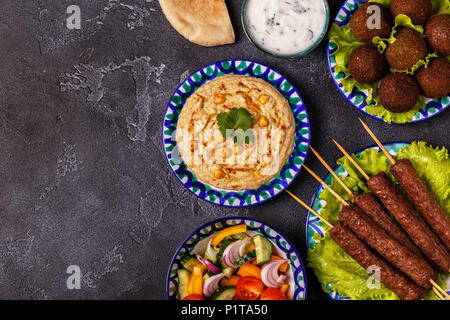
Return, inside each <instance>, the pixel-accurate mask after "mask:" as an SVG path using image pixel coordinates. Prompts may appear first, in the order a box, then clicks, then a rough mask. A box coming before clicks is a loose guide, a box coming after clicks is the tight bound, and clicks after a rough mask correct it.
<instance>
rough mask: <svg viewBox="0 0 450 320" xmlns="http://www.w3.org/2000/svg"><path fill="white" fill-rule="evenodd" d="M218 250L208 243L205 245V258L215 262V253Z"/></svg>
mask: <svg viewBox="0 0 450 320" xmlns="http://www.w3.org/2000/svg"><path fill="white" fill-rule="evenodd" d="M218 252H219V249H217V248H214V247H212V246H211V242H210V243H209V244H208V246H207V247H206V252H205V256H204V258H205V259H206V260H209V261H211V262H212V263H216V262H217V253H218Z"/></svg>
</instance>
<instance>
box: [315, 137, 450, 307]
mask: <svg viewBox="0 0 450 320" xmlns="http://www.w3.org/2000/svg"><path fill="white" fill-rule="evenodd" d="M353 158H354V159H355V160H356V161H357V163H358V164H359V165H360V166H361V168H363V170H364V171H366V172H367V173H368V174H369V175H374V174H377V173H379V172H380V171H384V172H386V173H387V174H388V175H389V176H390V177H391V178H393V177H392V175H391V174H390V172H389V167H390V165H389V162H388V160H387V159H386V157H385V156H384V154H383V153H382V152H379V151H378V150H376V149H369V150H366V151H364V152H362V153H361V155H360V156H359V157H356V156H353ZM395 158H396V159H405V158H407V159H409V160H410V161H411V162H412V164H413V165H414V167H415V168H416V170H417V172H418V174H419V175H420V176H421V177H422V178H423V179H424V181H425V183H426V184H427V186H428V187H429V188H430V190H431V192H432V193H433V195H434V196H435V197H436V200H437V201H438V202H439V203H440V204H441V205H442V207H443V208H444V210H445V211H446V212H447V214H449V215H450V188H449V186H450V158H449V154H448V151H447V150H446V149H445V148H433V147H432V146H428V145H427V144H426V143H425V142H413V143H412V144H411V145H409V146H406V147H404V148H402V149H401V150H400V152H399V153H398V154H397V156H396V157H395ZM337 163H338V164H340V165H342V166H343V167H344V168H345V169H346V171H347V172H348V174H349V177H346V178H344V179H343V181H344V182H345V184H346V185H347V186H348V187H349V188H350V189H351V190H352V191H353V192H354V193H356V194H358V193H363V192H368V191H369V190H368V188H367V186H366V184H365V180H364V178H363V177H361V175H360V174H359V173H358V172H357V171H356V170H355V169H354V167H353V165H352V164H351V163H350V162H349V161H348V160H347V159H346V158H345V157H343V158H341V159H339V160H338V162H337ZM331 187H332V188H333V189H334V190H335V191H336V192H337V193H338V194H339V195H341V196H342V197H343V198H345V199H346V200H350V197H349V196H348V194H347V193H346V192H345V191H344V190H343V188H342V187H341V186H340V185H339V183H338V182H337V181H336V180H335V179H332V183H331ZM319 198H320V199H322V200H325V201H326V205H325V206H324V207H323V208H322V210H321V214H322V215H323V216H324V217H325V218H326V219H327V220H329V221H330V222H331V223H335V222H336V221H337V220H338V217H339V212H340V211H341V208H342V205H341V203H340V202H339V201H338V200H336V198H335V197H334V196H333V195H332V194H331V193H330V192H328V191H327V190H324V191H323V192H322V193H321V194H320V196H319ZM314 239H315V240H317V241H318V242H317V243H316V244H315V245H314V249H309V250H308V255H307V258H308V266H310V267H312V268H313V269H314V273H315V274H316V276H317V278H318V279H319V282H320V283H321V285H322V287H323V289H324V290H326V291H329V290H330V288H331V289H332V290H334V291H337V292H339V293H340V294H341V295H343V296H344V297H349V298H351V299H355V300H360V299H361V300H395V299H398V297H397V296H396V295H395V294H394V293H393V292H392V291H391V290H389V289H388V288H386V287H384V286H381V288H380V289H376V290H374V289H372V290H369V289H368V288H367V286H366V283H367V279H368V277H369V275H368V274H367V273H366V271H365V270H364V268H362V267H361V266H360V265H359V264H358V263H357V262H356V261H355V260H353V258H351V257H350V256H348V255H347V254H346V253H345V251H344V250H343V249H341V248H340V247H339V246H338V245H337V244H336V243H335V242H334V241H333V240H332V239H331V237H330V236H329V233H327V235H326V236H325V237H324V238H320V237H319V236H317V235H316V236H315V237H314ZM449 276H450V274H444V275H440V278H439V280H438V283H439V284H440V285H441V286H443V287H445V281H444V279H446V278H447V277H449ZM425 299H427V300H434V299H439V298H438V297H437V296H436V295H435V294H434V293H433V292H432V291H427V292H426V295H425Z"/></svg>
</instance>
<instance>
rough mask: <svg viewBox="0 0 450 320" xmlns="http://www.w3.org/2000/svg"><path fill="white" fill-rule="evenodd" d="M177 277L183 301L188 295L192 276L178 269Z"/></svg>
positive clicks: (179, 294) (179, 292) (179, 293)
mask: <svg viewBox="0 0 450 320" xmlns="http://www.w3.org/2000/svg"><path fill="white" fill-rule="evenodd" d="M177 275H178V296H179V297H180V299H181V300H183V299H184V298H185V297H186V296H187V295H188V293H187V285H188V282H189V277H190V276H191V274H190V273H189V271H187V270H184V269H178V270H177Z"/></svg>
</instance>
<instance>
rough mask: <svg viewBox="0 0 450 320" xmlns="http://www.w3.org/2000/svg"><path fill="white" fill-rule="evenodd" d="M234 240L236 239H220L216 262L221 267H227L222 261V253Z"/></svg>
mask: <svg viewBox="0 0 450 320" xmlns="http://www.w3.org/2000/svg"><path fill="white" fill-rule="evenodd" d="M235 241H236V240H231V239H229V240H224V241H222V244H221V245H220V250H219V252H218V253H217V264H219V263H220V265H221V266H222V268H227V265H226V264H225V263H224V262H223V259H222V256H223V253H224V252H225V249H226V248H227V247H228V246H229V245H230V244H232V243H233V242H235Z"/></svg>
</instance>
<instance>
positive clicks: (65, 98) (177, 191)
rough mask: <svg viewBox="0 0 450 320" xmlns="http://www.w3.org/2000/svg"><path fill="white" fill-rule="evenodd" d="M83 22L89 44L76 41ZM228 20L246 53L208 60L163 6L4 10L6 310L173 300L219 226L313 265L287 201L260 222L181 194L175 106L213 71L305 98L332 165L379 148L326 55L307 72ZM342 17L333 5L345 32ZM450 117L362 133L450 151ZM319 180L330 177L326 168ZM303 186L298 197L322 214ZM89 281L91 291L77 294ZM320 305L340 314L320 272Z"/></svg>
mask: <svg viewBox="0 0 450 320" xmlns="http://www.w3.org/2000/svg"><path fill="white" fill-rule="evenodd" d="M70 4H78V5H79V6H80V7H81V14H82V16H81V17H82V28H81V30H68V29H67V28H66V27H65V19H66V17H67V14H66V8H67V7H68V5H70ZM240 4H241V1H238V0H230V1H228V6H229V9H230V12H231V16H232V20H233V24H234V27H235V31H236V36H237V39H236V43H235V44H233V45H229V46H223V47H216V48H204V47H199V46H197V45H194V44H191V43H189V42H188V41H186V40H185V39H184V38H182V37H181V36H180V35H179V34H178V33H176V32H175V30H174V29H172V27H171V26H170V25H169V23H168V22H167V21H166V19H165V17H164V16H163V14H162V12H161V9H160V7H159V4H158V2H157V1H156V0H147V1H145V0H109V1H108V0H98V1H87V0H84V1H81V0H78V1H77V0H75V1H73V0H70V1H67V0H66V1H62V0H48V1H44V0H42V1H38V0H34V1H33V0H27V1H19V0H2V4H1V8H0V70H1V73H0V182H1V188H0V190H1V191H0V215H1V216H0V217H1V220H0V221H1V229H0V298H8V299H13V298H23V299H81V298H83V299H91V298H94V299H109V298H120V299H132V298H137V299H165V277H166V272H167V269H168V266H169V262H170V259H171V257H172V255H173V253H174V252H175V250H176V249H177V247H178V245H179V244H180V243H181V241H182V240H183V239H184V238H185V237H186V236H187V235H189V234H190V233H191V232H192V231H193V230H194V229H195V228H197V227H198V226H200V225H201V224H203V223H206V222H208V221H211V220H213V219H216V218H219V217H226V216H236V215H239V216H248V217H253V218H257V219H260V220H262V221H265V222H266V223H268V224H270V225H272V226H274V227H275V228H277V229H279V230H280V231H281V232H282V233H283V234H284V235H286V236H287V237H288V238H289V239H290V240H291V241H292V242H293V244H294V245H295V246H296V248H297V249H298V251H299V252H300V253H301V255H302V257H303V260H304V261H305V259H306V254H305V235H304V230H305V227H304V226H305V213H306V212H305V210H304V209H302V208H300V207H299V205H297V204H296V203H295V202H294V201H293V200H292V199H291V198H290V197H289V196H288V195H287V194H286V193H284V194H282V195H280V196H278V197H276V198H275V199H273V200H271V201H269V202H267V203H265V204H262V205H259V206H255V207H252V208H248V209H239V210H238V209H226V208H221V207H217V206H214V205H211V204H208V203H206V202H203V201H201V200H197V198H196V197H194V196H193V195H192V194H190V193H189V192H187V191H186V190H185V189H184V188H183V187H182V186H181V184H180V183H179V182H178V181H177V180H176V178H175V177H174V175H173V173H172V172H171V171H170V169H169V167H168V165H167V164H166V161H165V159H164V156H163V153H162V148H161V138H160V132H161V122H162V117H163V113H164V110H165V107H166V104H167V102H168V100H169V98H170V96H171V94H172V92H173V91H174V90H175V88H176V87H177V86H178V84H179V83H180V81H181V80H180V79H183V78H184V77H185V76H187V75H188V74H189V73H190V72H193V71H195V70H197V69H199V68H201V67H203V66H205V65H207V64H209V63H212V62H214V61H217V60H222V59H227V58H244V59H253V60H256V61H259V62H261V63H264V64H267V65H269V66H271V67H273V68H275V69H277V70H279V71H280V72H281V73H282V74H283V75H285V76H286V77H287V78H288V79H289V80H290V81H291V82H293V84H294V85H295V86H296V88H297V89H298V90H299V92H300V94H301V96H302V98H303V99H304V102H305V104H306V106H307V109H308V112H309V116H310V119H311V124H312V145H313V146H315V148H317V150H318V151H319V152H320V153H321V154H322V155H323V156H324V157H325V159H326V160H327V161H328V162H329V163H333V162H335V161H336V159H337V158H338V157H340V153H339V151H338V150H337V149H336V148H335V147H334V145H332V142H331V141H330V137H334V138H336V139H338V140H339V141H341V142H343V144H344V145H345V146H346V147H347V148H348V150H350V151H356V150H359V149H360V148H363V147H365V146H368V145H372V144H373V143H372V140H371V139H370V137H369V136H368V135H367V134H366V133H364V132H363V129H362V127H361V125H360V124H359V122H358V117H361V116H362V115H361V114H360V113H359V112H357V111H356V110H355V109H354V108H352V107H351V106H350V105H349V104H348V103H347V102H346V101H345V99H344V98H343V97H342V96H341V94H340V93H339V92H338V90H337V89H336V87H335V85H334V83H333V81H332V79H331V77H330V73H329V71H328V66H327V62H326V52H325V51H326V50H325V48H326V44H325V42H326V41H324V42H323V43H322V44H321V45H320V46H319V47H318V48H317V49H316V50H314V51H313V52H312V53H310V54H308V55H307V56H305V57H303V58H299V59H295V60H289V61H285V60H280V59H276V58H272V57H269V56H266V55H264V54H263V53H261V52H259V51H258V50H256V49H255V48H254V47H253V46H252V45H251V44H250V43H249V41H248V40H247V39H246V38H245V35H244V32H243V30H242V26H241V22H240ZM340 5H341V1H336V0H330V6H331V14H332V17H334V16H335V15H336V13H337V10H338V8H339V6H340ZM449 115H450V114H449V112H448V111H446V112H443V113H441V114H440V115H439V116H437V117H435V118H433V119H430V120H428V121H425V122H421V123H416V124H410V125H406V126H397V125H388V124H385V123H383V122H380V121H376V120H373V119H371V118H369V117H367V116H362V117H363V119H364V120H365V121H366V122H367V123H368V124H369V125H370V126H371V127H372V128H373V129H374V131H375V132H376V134H377V135H378V136H379V137H380V138H381V140H382V141H385V142H387V141H413V140H418V139H422V140H426V141H428V142H430V143H432V144H434V145H444V146H446V147H449V146H450V145H449V144H448V137H449V127H448V123H449V122H448V121H449ZM307 163H308V165H309V166H310V167H311V168H312V169H314V170H315V171H316V172H317V173H319V174H320V175H323V174H325V169H324V168H323V167H322V166H321V165H320V164H319V162H318V161H317V160H316V159H315V158H314V157H313V156H309V157H308V159H307ZM316 187H317V183H316V182H315V181H314V180H313V179H312V178H311V177H310V176H309V175H308V174H307V173H306V172H304V171H302V172H301V174H300V175H299V176H298V177H297V179H296V180H295V182H294V183H293V185H292V186H291V187H290V189H291V190H292V191H294V192H295V193H296V194H297V195H299V196H300V197H301V198H302V199H304V200H307V201H309V199H310V198H311V196H312V194H313V192H314V190H315V189H316ZM72 264H75V265H79V266H80V267H81V271H82V274H83V277H82V289H81V290H72V291H70V290H68V289H67V288H66V278H67V276H68V275H67V274H66V269H67V267H68V266H69V265H72ZM307 275H308V298H309V299H327V297H326V295H325V294H324V293H323V292H322V290H321V289H320V286H319V284H318V282H317V280H316V278H315V276H314V274H313V272H312V271H311V270H310V269H308V274H307Z"/></svg>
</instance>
